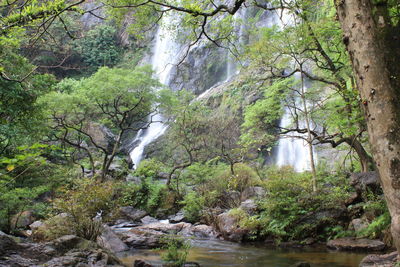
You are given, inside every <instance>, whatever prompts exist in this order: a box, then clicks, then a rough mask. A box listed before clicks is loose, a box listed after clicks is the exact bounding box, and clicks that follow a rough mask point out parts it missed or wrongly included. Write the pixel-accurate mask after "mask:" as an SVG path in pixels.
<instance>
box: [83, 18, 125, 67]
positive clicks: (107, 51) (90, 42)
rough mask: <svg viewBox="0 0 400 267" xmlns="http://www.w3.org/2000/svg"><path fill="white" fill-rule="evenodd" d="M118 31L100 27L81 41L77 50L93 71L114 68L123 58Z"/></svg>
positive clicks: (109, 27)
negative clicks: (100, 68) (104, 67)
mask: <svg viewBox="0 0 400 267" xmlns="http://www.w3.org/2000/svg"><path fill="white" fill-rule="evenodd" d="M116 32H117V30H116V29H115V28H114V27H112V26H110V25H99V26H97V27H96V28H94V29H93V30H90V31H89V32H87V34H86V35H85V36H84V37H83V38H82V39H80V40H79V42H78V43H77V47H76V50H77V51H79V54H80V56H81V57H82V59H83V62H84V63H85V64H86V65H87V66H89V67H90V68H91V69H94V70H96V69H97V68H99V67H102V66H108V67H113V66H115V65H116V64H117V63H118V61H119V60H120V58H121V49H120V48H119V47H118V43H117V41H116V40H117V38H116Z"/></svg>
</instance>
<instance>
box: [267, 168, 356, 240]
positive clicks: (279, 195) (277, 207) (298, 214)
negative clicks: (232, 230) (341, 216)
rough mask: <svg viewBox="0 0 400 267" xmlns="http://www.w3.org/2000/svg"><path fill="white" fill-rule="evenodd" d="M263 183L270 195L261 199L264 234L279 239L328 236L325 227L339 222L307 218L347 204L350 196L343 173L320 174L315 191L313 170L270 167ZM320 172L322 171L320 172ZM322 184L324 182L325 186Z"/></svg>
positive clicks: (322, 237)
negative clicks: (336, 174) (295, 170)
mask: <svg viewBox="0 0 400 267" xmlns="http://www.w3.org/2000/svg"><path fill="white" fill-rule="evenodd" d="M265 174H266V175H267V179H266V181H265V182H264V187H265V188H266V190H267V192H268V196H267V198H266V199H265V200H263V201H262V202H261V203H260V206H261V209H262V212H261V214H260V223H261V224H262V234H264V235H267V236H271V237H273V238H275V239H276V240H278V241H279V240H283V241H287V240H300V239H302V238H305V237H310V236H313V237H316V238H321V239H326V238H327V237H328V236H329V235H332V233H328V232H327V231H325V229H329V228H333V227H335V226H337V223H338V222H336V221H333V220H330V219H329V218H328V217H322V218H318V219H313V220H311V222H310V220H306V219H304V218H307V217H310V216H311V217H313V214H315V213H317V212H318V211H324V210H334V209H336V208H338V207H341V206H342V207H343V206H344V201H345V200H346V199H347V198H348V196H349V190H350V189H349V188H350V187H349V186H348V181H347V180H346V179H345V177H342V176H340V175H338V176H336V177H334V176H333V175H330V176H329V175H328V176H327V175H326V174H324V175H322V176H319V177H318V180H319V185H320V189H319V191H317V192H312V187H311V174H310V173H307V172H304V173H296V172H294V171H293V170H292V169H290V168H282V169H276V168H272V169H268V170H266V171H265ZM320 175H321V174H320ZM322 185H323V186H322Z"/></svg>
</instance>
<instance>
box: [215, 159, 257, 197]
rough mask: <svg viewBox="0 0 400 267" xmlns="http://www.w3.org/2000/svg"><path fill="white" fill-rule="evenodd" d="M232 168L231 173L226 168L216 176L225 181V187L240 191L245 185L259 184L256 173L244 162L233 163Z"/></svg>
mask: <svg viewBox="0 0 400 267" xmlns="http://www.w3.org/2000/svg"><path fill="white" fill-rule="evenodd" d="M233 170H234V173H233V174H232V173H231V171H230V170H226V171H225V172H224V173H222V174H221V175H220V176H219V177H216V179H221V180H223V181H226V182H227V188H228V189H230V190H236V191H239V192H242V191H243V190H244V189H246V188H247V187H249V186H254V185H257V184H260V182H261V180H260V178H259V177H258V175H257V173H256V172H255V171H254V170H253V169H252V168H251V167H250V166H248V165H246V164H244V163H238V164H235V165H234V168H233Z"/></svg>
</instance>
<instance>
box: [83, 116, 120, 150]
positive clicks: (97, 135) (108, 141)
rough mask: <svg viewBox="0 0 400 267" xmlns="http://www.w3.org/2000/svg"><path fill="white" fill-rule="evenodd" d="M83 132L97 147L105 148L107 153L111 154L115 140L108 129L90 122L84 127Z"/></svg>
mask: <svg viewBox="0 0 400 267" xmlns="http://www.w3.org/2000/svg"><path fill="white" fill-rule="evenodd" d="M85 131H86V133H87V134H88V135H90V136H91V137H92V139H93V141H94V142H95V143H96V144H97V145H99V146H101V147H105V148H106V149H107V151H108V152H112V150H113V148H114V144H115V140H116V138H115V135H114V134H113V133H112V132H111V130H110V129H108V128H107V127H106V126H104V125H101V124H98V123H94V122H92V123H89V124H88V125H87V126H86V129H85Z"/></svg>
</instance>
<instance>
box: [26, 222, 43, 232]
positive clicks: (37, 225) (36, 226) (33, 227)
mask: <svg viewBox="0 0 400 267" xmlns="http://www.w3.org/2000/svg"><path fill="white" fill-rule="evenodd" d="M42 226H44V222H42V221H34V222H33V223H31V224H30V225H29V228H31V230H32V231H35V230H37V229H39V228H40V227H42Z"/></svg>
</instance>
